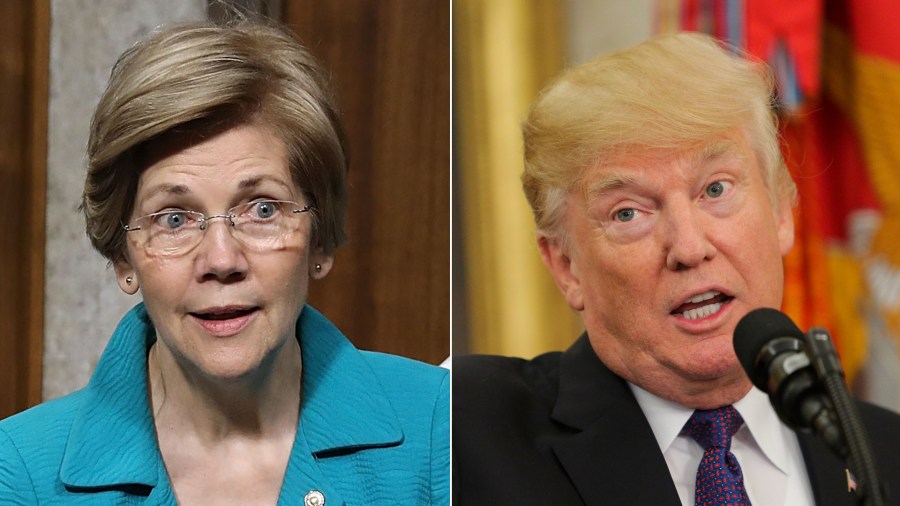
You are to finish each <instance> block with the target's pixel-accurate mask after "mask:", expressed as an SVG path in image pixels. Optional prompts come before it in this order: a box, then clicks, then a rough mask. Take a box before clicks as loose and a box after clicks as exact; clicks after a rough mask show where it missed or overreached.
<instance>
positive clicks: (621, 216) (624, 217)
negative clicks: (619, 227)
mask: <svg viewBox="0 0 900 506" xmlns="http://www.w3.org/2000/svg"><path fill="white" fill-rule="evenodd" d="M615 217H616V221H623V222H624V221H631V220H633V219H634V218H635V217H637V210H636V209H632V208H628V209H619V210H618V211H616V214H615Z"/></svg>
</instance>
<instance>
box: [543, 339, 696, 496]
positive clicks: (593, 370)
mask: <svg viewBox="0 0 900 506" xmlns="http://www.w3.org/2000/svg"><path fill="white" fill-rule="evenodd" d="M559 375H560V380H559V397H558V399H557V403H556V406H555V407H554V411H553V415H552V416H553V419H554V420H556V421H558V422H560V423H563V424H565V425H568V426H570V427H572V428H574V429H577V430H578V432H576V433H574V434H573V435H571V436H566V437H565V438H563V439H561V440H559V441H557V442H556V443H555V444H554V445H553V451H554V453H555V455H556V456H557V458H558V459H559V461H560V463H561V464H562V466H563V468H564V469H565V471H566V473H567V474H568V475H569V478H570V479H571V480H572V483H573V484H574V485H575V488H576V489H577V490H578V493H579V494H580V495H581V497H582V498H583V499H584V501H585V503H586V504H633V505H640V504H655V505H665V504H673V505H678V504H680V500H679V498H678V493H677V491H676V490H675V485H674V483H673V482H672V478H671V476H670V475H669V469H668V466H667V465H666V462H665V459H664V458H663V456H662V453H661V452H660V451H659V446H658V445H657V444H656V439H655V437H654V436H653V430H652V429H651V428H650V424H649V423H648V422H647V419H646V418H645V417H644V413H643V411H641V408H640V406H639V405H638V403H637V401H636V400H635V399H634V395H633V394H632V393H631V390H630V389H629V388H628V385H627V384H626V383H625V381H623V380H622V379H621V378H619V377H617V376H616V375H614V374H613V373H612V372H611V371H610V370H609V369H607V368H606V366H604V365H603V363H602V362H600V360H599V359H598V358H597V356H596V354H595V353H594V350H593V349H592V348H591V346H590V343H589V342H588V340H587V335H583V336H582V337H581V338H580V339H579V340H578V341H577V342H576V343H575V344H574V345H573V346H572V347H571V348H569V350H568V351H566V352H565V353H564V354H563V356H562V358H561V362H560V368H559Z"/></svg>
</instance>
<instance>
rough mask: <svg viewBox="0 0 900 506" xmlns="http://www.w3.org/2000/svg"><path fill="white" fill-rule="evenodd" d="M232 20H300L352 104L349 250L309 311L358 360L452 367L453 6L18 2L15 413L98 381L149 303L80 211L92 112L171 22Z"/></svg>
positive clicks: (5, 325)
mask: <svg viewBox="0 0 900 506" xmlns="http://www.w3.org/2000/svg"><path fill="white" fill-rule="evenodd" d="M234 9H238V10H243V11H245V12H252V13H256V14H260V15H264V16H270V17H272V18H275V19H278V20H282V21H284V22H285V23H287V24H288V25H289V26H290V27H291V28H292V29H293V30H294V31H295V32H296V33H297V35H298V36H299V38H300V40H301V41H302V42H303V43H304V44H305V45H306V46H307V47H308V48H309V49H310V50H311V51H312V52H313V53H314V54H315V55H316V56H318V57H319V59H320V60H322V61H323V63H324V65H325V67H326V68H328V69H329V70H330V71H331V73H332V79H333V87H334V89H335V92H336V94H337V98H338V103H339V105H340V107H341V108H342V109H343V113H344V120H345V126H346V129H347V134H348V137H349V143H350V174H349V185H350V189H349V209H348V223H347V232H348V243H347V244H346V245H344V246H343V247H341V248H339V249H338V251H337V254H336V261H335V267H334V269H333V270H332V271H331V273H330V275H329V276H328V277H327V278H326V279H325V280H323V281H321V282H317V283H313V284H312V285H311V286H310V303H311V304H312V305H314V306H316V307H317V308H318V309H320V310H321V311H322V312H323V313H324V314H326V315H327V316H328V317H329V318H330V319H331V320H332V321H333V322H335V324H336V325H337V326H338V327H339V328H340V329H341V330H343V331H344V333H345V334H346V335H347V337H348V338H350V340H351V341H353V342H354V343H355V344H356V345H357V346H358V347H360V348H364V349H371V350H378V351H384V352H390V353H396V354H401V355H405V356H409V357H412V358H416V359H419V360H424V361H427V362H431V363H440V362H441V361H442V360H444V359H445V358H446V357H447V356H448V355H449V353H450V343H449V335H450V315H449V313H448V308H449V306H450V237H449V227H450V146H449V142H448V139H449V137H450V1H449V0H428V1H419V0H329V1H327V2H323V1H320V0H215V1H213V0H4V1H3V2H2V4H0V418H4V417H5V416H8V415H10V414H12V413H15V412H17V411H21V410H23V409H25V408H27V407H28V406H31V405H34V404H37V403H38V402H41V401H42V400H48V399H52V398H55V397H59V396H61V395H64V394H66V393H69V392H71V391H73V390H76V389H78V388H81V387H82V386H84V385H85V384H86V383H87V380H88V378H89V377H90V374H91V372H92V371H93V369H94V366H95V365H96V362H97V360H98V358H99V355H100V353H101V352H102V350H103V348H104V346H105V345H106V342H107V340H108V338H109V336H110V335H111V333H112V331H113V329H114V328H115V325H116V323H117V322H118V320H119V318H121V317H122V316H123V315H124V314H125V312H126V311H127V310H128V309H130V308H131V307H132V306H133V305H134V304H136V303H137V302H138V301H139V297H128V296H126V295H124V294H122V292H121V291H120V290H119V288H118V286H117V285H116V282H115V278H114V273H113V271H112V269H110V268H108V266H107V265H106V261H105V260H104V259H103V258H102V257H101V256H100V255H99V254H98V253H96V252H94V251H93V250H92V249H91V247H90V244H89V242H88V239H87V237H86V236H85V233H84V219H83V217H82V215H81V213H80V212H79V211H78V210H77V206H78V204H79V202H80V200H81V192H82V188H83V181H84V174H85V147H86V145H87V136H88V127H89V123H90V116H91V114H92V112H93V109H94V106H95V105H96V103H97V101H98V99H99V97H100V94H101V93H102V91H103V89H104V87H105V85H106V80H107V78H108V76H109V72H110V69H111V68H112V65H113V64H114V63H115V60H116V58H117V56H118V55H119V54H120V53H121V52H122V51H124V50H125V49H127V48H128V47H129V46H131V45H132V44H133V43H134V42H135V41H136V40H138V39H139V38H141V37H143V36H144V35H146V34H147V33H148V32H150V31H152V30H153V29H154V28H156V27H157V26H159V25H162V24H166V23H171V22H177V21H186V20H199V19H204V18H207V17H209V18H213V19H217V20H221V19H224V18H227V17H228V16H229V15H231V14H230V13H233V12H234Z"/></svg>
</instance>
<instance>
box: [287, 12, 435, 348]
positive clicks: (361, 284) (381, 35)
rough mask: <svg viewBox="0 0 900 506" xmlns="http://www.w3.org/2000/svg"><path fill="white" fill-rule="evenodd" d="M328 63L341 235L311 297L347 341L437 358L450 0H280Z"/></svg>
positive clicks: (296, 26)
mask: <svg viewBox="0 0 900 506" xmlns="http://www.w3.org/2000/svg"><path fill="white" fill-rule="evenodd" d="M282 9H283V18H284V20H285V21H286V22H287V23H288V24H289V25H290V26H291V27H292V28H293V29H294V31H295V32H296V33H297V34H298V35H299V37H300V38H301V40H302V41H303V42H304V43H305V44H306V45H307V46H308V47H309V48H310V50H311V51H312V52H313V53H315V54H316V55H317V56H318V57H319V58H320V59H321V60H322V61H323V62H324V64H325V65H326V67H328V69H329V70H330V71H331V72H332V75H333V82H334V87H335V89H336V93H337V96H338V100H339V103H340V106H341V108H342V110H343V113H344V119H345V124H346V127H347V134H348V136H349V140H350V175H349V185H350V189H349V199H350V203H349V209H348V223H347V232H348V237H349V241H348V243H347V244H346V245H344V246H343V247H341V248H339V249H338V251H337V256H336V261H335V267H334V269H333V270H332V272H331V274H329V276H328V277H327V278H326V279H325V280H324V281H322V282H318V283H313V285H312V286H311V287H310V302H311V303H312V304H313V305H314V306H316V307H317V308H319V309H320V310H322V311H323V313H325V314H326V315H327V316H328V317H329V318H331V319H332V321H334V322H335V323H336V324H337V325H338V326H339V327H340V328H341V329H342V330H343V331H344V332H345V333H346V334H347V336H348V337H350V339H351V340H353V341H354V343H355V344H356V345H357V346H359V347H361V348H364V349H373V350H379V351H386V352H390V353H396V354H400V355H405V356H409V357H413V358H417V359H420V360H424V361H427V362H432V363H438V362H440V361H441V360H443V359H444V358H445V357H447V356H448V355H449V347H450V344H449V341H450V338H449V336H450V314H449V311H450V3H449V0H428V1H422V0H329V1H327V2H323V1H320V0H283V1H282Z"/></svg>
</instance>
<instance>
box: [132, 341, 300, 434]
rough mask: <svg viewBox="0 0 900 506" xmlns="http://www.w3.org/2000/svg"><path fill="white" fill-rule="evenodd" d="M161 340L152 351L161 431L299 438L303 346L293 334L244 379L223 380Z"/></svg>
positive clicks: (152, 397) (153, 398)
mask: <svg viewBox="0 0 900 506" xmlns="http://www.w3.org/2000/svg"><path fill="white" fill-rule="evenodd" d="M181 362H183V361H179V360H178V359H177V357H176V356H175V355H174V354H173V353H172V352H171V350H169V349H168V348H166V347H165V346H164V345H161V344H160V342H159V341H157V342H156V343H155V344H154V345H153V347H152V348H151V349H150V353H149V356H148V377H149V390H150V401H151V406H152V409H153V416H154V421H155V424H156V428H157V431H158V432H159V433H160V435H162V433H163V432H167V433H168V434H169V435H181V436H187V435H192V436H193V437H197V438H199V439H200V440H201V441H205V442H206V443H207V444H216V443H218V442H221V441H223V440H225V439H227V438H229V437H232V436H238V437H241V436H243V437H246V438H251V439H269V438H281V437H285V436H290V437H293V434H294V433H295V432H296V429H297V421H298V417H299V416H300V389H301V386H300V378H301V370H302V364H301V355H300V345H299V343H298V342H297V341H296V340H295V339H288V340H286V341H285V343H284V345H282V346H280V347H279V348H276V349H275V350H273V351H272V355H271V356H270V357H267V359H266V360H263V362H262V363H261V364H260V366H259V367H258V368H257V370H255V371H252V372H250V373H248V374H247V375H245V376H244V377H241V378H240V379H233V380H232V379H229V380H222V379H219V378H214V377H210V376H209V375H207V374H204V373H203V372H202V371H201V370H199V369H198V368H196V367H190V366H189V365H185V364H182V363H181Z"/></svg>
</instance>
